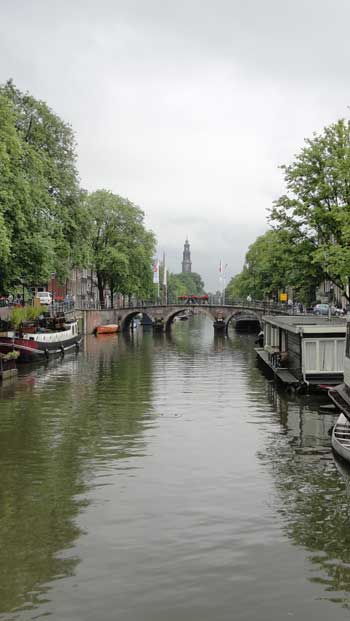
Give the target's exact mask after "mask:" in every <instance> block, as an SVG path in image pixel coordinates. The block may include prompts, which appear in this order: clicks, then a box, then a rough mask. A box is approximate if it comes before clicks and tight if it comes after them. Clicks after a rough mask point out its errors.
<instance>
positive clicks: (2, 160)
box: [0, 81, 85, 290]
mask: <svg viewBox="0 0 350 621" xmlns="http://www.w3.org/2000/svg"><path fill="white" fill-rule="evenodd" d="M84 223H85V219H84V214H83V209H82V204H81V190H80V187H79V180H78V175H77V170H76V155H75V141H74V134H73V131H72V129H71V127H70V126H69V125H67V124H66V123H64V122H63V121H62V120H61V119H60V118H59V117H58V116H57V115H56V114H54V113H53V112H52V110H50V108H49V107H48V106H47V104H46V103H44V102H42V101H38V100H36V99H35V98H34V97H32V96H31V95H29V94H27V93H21V92H20V91H19V90H18V89H16V88H15V86H14V85H13V83H12V82H11V81H9V82H7V83H6V84H5V85H3V86H1V87H0V247H1V248H0V262H1V269H0V289H2V290H4V289H6V288H7V287H9V286H12V285H14V284H15V283H17V282H18V281H19V280H22V281H25V282H27V283H40V282H42V281H44V280H46V279H47V278H48V276H49V274H50V272H52V271H55V272H56V273H57V274H58V276H63V275H67V273H68V271H69V269H70V268H71V266H72V265H74V264H77V263H79V262H80V261H81V260H82V259H83V255H84V252H85V245H84V243H83V240H84V238H85V235H84V226H85V224H84Z"/></svg>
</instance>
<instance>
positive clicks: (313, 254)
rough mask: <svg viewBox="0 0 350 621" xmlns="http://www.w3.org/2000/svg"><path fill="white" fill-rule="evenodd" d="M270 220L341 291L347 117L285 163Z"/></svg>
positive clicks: (346, 223) (348, 251)
mask: <svg viewBox="0 0 350 621" xmlns="http://www.w3.org/2000/svg"><path fill="white" fill-rule="evenodd" d="M282 169H283V170H284V175H285V182H286V190H287V192H286V193H285V194H284V195H283V196H281V197H280V198H279V199H278V200H277V201H276V202H275V204H274V207H273V209H272V210H271V214H270V219H271V223H272V224H273V225H274V226H276V227H277V228H279V229H281V230H285V231H288V233H289V234H291V235H292V236H293V238H294V239H296V240H299V241H300V243H302V242H305V243H306V244H307V248H308V250H309V260H310V261H312V263H313V264H314V265H315V266H316V268H317V270H318V271H319V272H320V273H321V274H322V277H323V278H324V279H327V280H330V281H331V282H333V283H334V284H335V285H337V286H338V287H340V289H341V290H342V292H343V294H344V295H347V292H346V288H347V285H348V277H349V274H350V122H349V121H345V120H344V119H340V120H339V121H337V122H336V123H334V124H332V125H330V126H328V127H325V129H324V130H323V132H322V133H321V134H314V136H313V137H312V138H311V139H307V140H306V141H305V146H304V148H303V149H302V150H301V152H300V153H299V154H298V155H297V156H296V158H295V160H294V162H292V164H290V165H289V166H283V167H282Z"/></svg>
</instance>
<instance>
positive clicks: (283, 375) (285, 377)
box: [255, 347, 300, 386]
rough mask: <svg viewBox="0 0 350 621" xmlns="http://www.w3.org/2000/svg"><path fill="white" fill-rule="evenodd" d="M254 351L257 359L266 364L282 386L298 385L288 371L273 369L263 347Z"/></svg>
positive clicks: (297, 381)
mask: <svg viewBox="0 0 350 621" xmlns="http://www.w3.org/2000/svg"><path fill="white" fill-rule="evenodd" d="M255 351H256V353H257V355H258V356H259V358H260V359H261V360H262V361H263V362H264V364H266V365H267V366H268V367H269V368H270V369H271V371H273V373H274V375H275V376H276V377H277V378H278V379H279V380H280V381H281V382H283V384H287V385H288V386H293V385H296V384H299V383H300V382H299V380H298V378H297V377H295V375H293V373H291V372H290V371H289V369H285V368H284V367H274V366H273V365H272V364H271V362H270V360H269V356H268V353H267V351H265V349H264V348H263V347H255Z"/></svg>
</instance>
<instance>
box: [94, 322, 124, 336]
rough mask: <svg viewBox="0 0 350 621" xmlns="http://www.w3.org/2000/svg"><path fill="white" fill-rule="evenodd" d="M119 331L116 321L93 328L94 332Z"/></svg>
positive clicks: (113, 332)
mask: <svg viewBox="0 0 350 621" xmlns="http://www.w3.org/2000/svg"><path fill="white" fill-rule="evenodd" d="M118 331H119V326H118V325H117V324H116V323H110V324H107V325H105V326H97V327H96V328H95V334H115V333H116V332H118Z"/></svg>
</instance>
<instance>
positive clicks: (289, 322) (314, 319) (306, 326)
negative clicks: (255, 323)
mask: <svg viewBox="0 0 350 621" xmlns="http://www.w3.org/2000/svg"><path fill="white" fill-rule="evenodd" d="M263 320H264V321H265V322H267V323H270V324H272V325H275V326H278V327H280V328H284V329H285V330H289V331H290V332H344V334H345V332H346V318H345V317H331V319H328V317H320V316H319V315H317V316H316V315H264V317H263Z"/></svg>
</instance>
